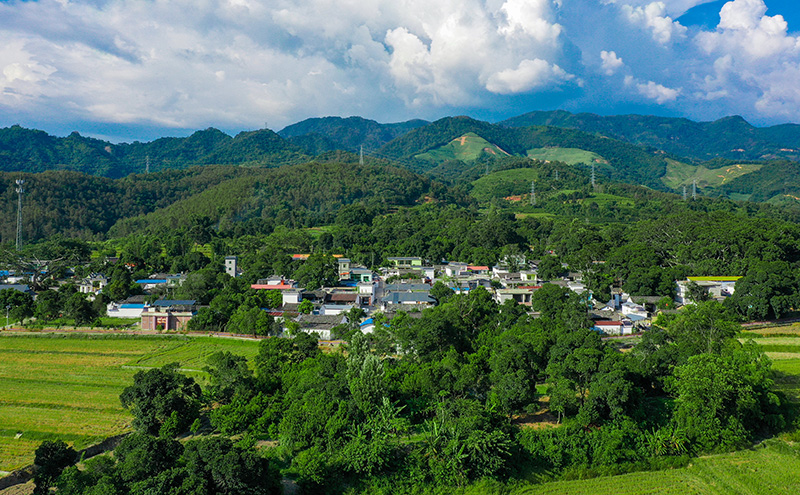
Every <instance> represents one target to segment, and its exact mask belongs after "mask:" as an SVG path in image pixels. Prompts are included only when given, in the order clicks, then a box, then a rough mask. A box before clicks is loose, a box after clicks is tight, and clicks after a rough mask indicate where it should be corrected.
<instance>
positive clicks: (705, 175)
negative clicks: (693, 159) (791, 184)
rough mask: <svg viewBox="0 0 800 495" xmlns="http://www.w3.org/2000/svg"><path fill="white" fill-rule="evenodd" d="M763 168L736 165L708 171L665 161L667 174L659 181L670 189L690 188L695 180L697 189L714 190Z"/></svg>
mask: <svg viewBox="0 0 800 495" xmlns="http://www.w3.org/2000/svg"><path fill="white" fill-rule="evenodd" d="M763 166H764V165H763V164H760V163H737V164H731V165H728V166H726V167H723V168H715V169H709V168H707V167H705V166H703V165H697V166H695V165H690V164H688V163H682V162H679V161H677V160H671V159H667V174H666V175H665V176H664V177H663V178H662V179H661V180H662V181H663V182H664V184H666V186H667V187H670V188H672V189H679V188H681V187H682V186H691V185H692V183H693V182H694V181H695V180H696V181H697V187H700V188H703V189H705V188H709V187H710V188H716V187H719V186H722V185H724V184H726V183H728V182H730V181H732V180H733V179H736V178H738V177H742V176H744V175H747V174H750V173H753V172H756V171H758V170H760V169H761V168H762V167H763Z"/></svg>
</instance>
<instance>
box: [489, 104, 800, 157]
mask: <svg viewBox="0 0 800 495" xmlns="http://www.w3.org/2000/svg"><path fill="white" fill-rule="evenodd" d="M499 124H500V125H503V126H506V127H528V126H532V125H536V126H554V127H562V128H569V129H577V130H581V131H585V132H590V133H595V134H601V135H604V136H608V137H611V138H614V139H620V140H623V141H628V142H630V143H634V144H639V145H642V146H651V147H654V148H657V149H660V150H664V151H666V152H667V153H671V154H674V155H677V156H682V157H686V158H689V159H691V160H695V161H705V160H710V159H712V158H718V157H721V158H729V159H732V160H771V159H776V158H786V159H790V160H797V159H798V158H799V157H800V126H799V125H797V124H782V125H776V126H772V127H763V128H759V127H754V126H752V125H750V124H749V123H748V122H747V121H746V120H744V119H743V118H742V117H739V116H738V115H737V116H731V117H724V118H722V119H719V120H715V121H713V122H694V121H692V120H688V119H681V118H670V117H655V116H652V115H615V116H608V117H605V116H600V115H595V114H591V113H578V114H572V113H569V112H565V111H563V110H555V111H550V112H530V113H526V114H524V115H520V116H518V117H512V118H510V119H508V120H504V121H502V122H500V123H499Z"/></svg>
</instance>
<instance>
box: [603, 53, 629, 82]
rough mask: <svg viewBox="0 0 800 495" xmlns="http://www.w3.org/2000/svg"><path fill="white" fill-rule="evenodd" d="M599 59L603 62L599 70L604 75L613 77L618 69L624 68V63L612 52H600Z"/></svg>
mask: <svg viewBox="0 0 800 495" xmlns="http://www.w3.org/2000/svg"><path fill="white" fill-rule="evenodd" d="M600 59H601V60H602V61H603V62H602V64H601V65H600V68H601V69H602V70H603V72H605V73H606V75H609V76H612V75H614V73H616V72H617V71H618V70H619V69H620V68H622V67H624V66H625V63H624V62H623V61H622V59H621V58H619V57H617V54H616V53H615V52H613V51H611V52H607V51H605V50H603V51H601V52H600Z"/></svg>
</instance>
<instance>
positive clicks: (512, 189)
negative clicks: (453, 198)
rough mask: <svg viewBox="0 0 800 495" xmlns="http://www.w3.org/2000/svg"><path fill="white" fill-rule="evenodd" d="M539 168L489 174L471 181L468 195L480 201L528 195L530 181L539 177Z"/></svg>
mask: <svg viewBox="0 0 800 495" xmlns="http://www.w3.org/2000/svg"><path fill="white" fill-rule="evenodd" d="M539 175H540V174H539V170H536V169H532V168H516V169H512V170H503V171H500V172H495V173H492V174H489V175H487V176H485V177H481V178H480V179H478V180H476V181H474V182H473V183H472V190H471V191H470V195H471V196H472V197H473V198H475V199H477V200H478V201H480V202H482V203H483V202H487V201H491V200H492V199H497V198H505V197H508V196H519V195H530V192H531V181H532V180H537V179H539Z"/></svg>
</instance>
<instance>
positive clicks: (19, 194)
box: [16, 179, 25, 251]
mask: <svg viewBox="0 0 800 495" xmlns="http://www.w3.org/2000/svg"><path fill="white" fill-rule="evenodd" d="M16 183H17V189H16V190H17V251H19V250H20V249H22V193H24V192H25V181H24V180H23V179H17V180H16Z"/></svg>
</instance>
